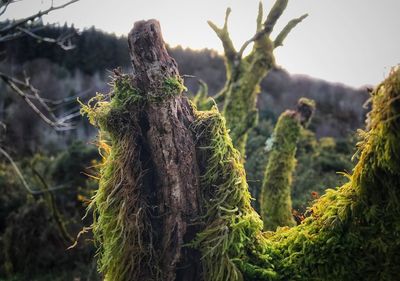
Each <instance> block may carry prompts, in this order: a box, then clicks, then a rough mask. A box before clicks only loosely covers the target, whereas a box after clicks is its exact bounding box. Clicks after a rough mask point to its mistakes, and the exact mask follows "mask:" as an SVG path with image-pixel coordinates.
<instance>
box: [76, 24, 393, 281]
mask: <svg viewBox="0 0 400 281" xmlns="http://www.w3.org/2000/svg"><path fill="white" fill-rule="evenodd" d="M129 45H130V52H131V56H132V64H133V68H134V71H133V75H124V74H121V73H120V72H119V71H115V79H114V89H113V91H112V93H111V95H110V96H105V95H98V96H97V97H96V98H94V99H93V100H92V101H91V102H90V103H89V105H87V106H83V111H84V112H85V113H87V114H88V116H89V119H90V121H91V122H92V123H93V124H94V125H96V126H97V127H98V128H99V131H100V141H99V146H100V148H101V153H102V155H103V157H104V163H103V166H102V168H101V171H100V182H99V189H98V191H97V193H96V195H95V196H94V198H93V201H92V203H91V208H92V209H93V211H94V222H93V226H92V227H93V233H94V237H95V241H96V243H97V246H98V249H99V250H98V262H99V270H100V271H101V272H102V273H103V274H104V277H105V280H112V281H128V280H168V281H170V280H195V281H203V280H209V281H226V280H233V281H240V280H282V281H283V280H327V281H328V280H397V279H398V277H399V271H400V269H399V264H400V260H399V255H398V252H399V251H400V246H399V245H400V234H399V229H400V207H399V202H400V184H399V178H400V71H399V70H396V71H393V73H392V74H391V75H390V77H389V78H388V79H387V80H386V81H385V82H384V83H383V84H381V85H380V86H379V87H378V88H377V89H376V90H375V92H374V94H373V98H372V101H373V110H372V113H371V115H370V129H369V131H368V132H365V133H364V134H363V136H364V140H363V141H362V143H361V144H360V158H359V162H358V164H357V166H356V168H355V170H354V173H353V174H352V175H349V182H348V183H346V184H345V185H343V186H342V187H340V188H338V189H335V190H329V191H328V192H327V194H326V195H324V196H322V197H321V198H320V199H319V200H318V201H317V202H316V203H315V204H314V205H313V206H312V207H311V208H310V211H309V216H308V217H307V218H306V219H305V220H304V221H303V222H302V224H301V225H299V226H296V227H292V228H280V229H279V230H278V231H277V232H262V228H263V223H262V221H261V219H260V217H259V216H258V214H257V213H256V212H255V211H254V209H253V208H252V207H251V204H250V200H251V196H250V194H249V191H248V185H247V182H246V175H245V171H244V168H243V162H242V160H241V157H240V154H239V152H238V151H237V150H236V149H235V148H234V146H233V143H232V141H231V138H230V136H229V133H228V129H227V127H226V126H225V119H224V118H223V117H222V116H221V114H220V113H219V112H218V110H217V108H216V107H214V108H213V109H212V110H211V111H197V110H196V109H195V108H194V107H193V106H192V105H191V104H190V103H189V102H188V100H187V99H186V98H185V97H183V96H182V95H181V93H182V90H183V86H182V83H181V80H180V77H179V74H178V71H177V69H176V63H175V61H174V60H173V59H172V58H171V57H169V55H168V54H167V52H166V50H165V46H164V42H163V40H162V36H161V32H160V27H159V24H158V22H157V21H155V20H150V21H143V22H138V23H136V24H135V26H134V29H133V30H132V32H131V33H130V34H129ZM109 97H110V98H111V100H108V98H109ZM93 102H95V103H93Z"/></svg>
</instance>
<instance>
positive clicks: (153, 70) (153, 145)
mask: <svg viewBox="0 0 400 281" xmlns="http://www.w3.org/2000/svg"><path fill="white" fill-rule="evenodd" d="M129 47H130V55H131V59H132V65H133V75H134V78H133V83H134V85H136V87H137V88H138V89H139V90H141V91H143V93H151V95H153V96H154V97H159V98H160V99H163V98H164V97H163V95H165V93H164V91H163V88H162V87H161V85H160V83H161V82H162V81H164V80H165V79H168V78H173V79H175V78H176V77H177V76H178V75H179V72H178V69H177V65H176V62H175V60H174V59H173V58H171V57H170V56H169V55H168V53H167V51H166V48H165V45H164V41H163V38H162V35H161V30H160V25H159V23H158V22H157V21H155V20H150V21H142V22H137V23H136V24H135V26H134V28H133V30H132V31H131V32H130V34H129ZM144 116H145V118H144V119H145V120H143V121H142V127H141V129H142V131H143V132H144V139H143V144H146V145H147V146H148V147H147V149H148V150H149V155H148V156H149V159H148V160H149V161H151V163H153V165H152V167H151V169H152V170H153V176H154V178H153V179H152V182H151V185H152V186H151V187H150V186H145V187H144V188H152V189H153V190H154V192H155V194H154V195H153V196H154V198H156V202H155V205H154V206H153V208H155V210H156V211H155V213H156V214H157V216H158V217H159V219H155V220H154V221H152V223H154V224H155V225H157V226H159V227H158V228H159V229H158V231H159V234H160V235H159V237H157V241H158V243H157V244H158V245H157V248H158V249H159V250H160V256H159V260H160V262H161V264H160V269H161V271H162V272H163V280H194V279H195V277H196V276H197V275H198V274H199V269H198V264H199V260H198V255H196V254H195V253H194V250H188V249H185V250H183V245H184V244H185V243H188V242H189V241H191V240H192V239H193V238H194V234H195V233H196V231H197V229H196V227H193V226H191V225H192V222H193V221H194V219H196V218H197V217H198V216H199V214H200V211H199V205H198V202H199V193H198V192H199V182H198V179H199V171H198V166H197V161H196V151H195V145H194V140H193V139H194V138H193V133H192V132H191V131H190V129H189V127H190V124H191V123H192V122H193V112H192V110H191V108H190V106H189V104H188V102H187V100H186V98H183V97H182V96H177V97H174V98H166V99H165V101H164V102H162V103H149V104H148V105H147V106H146V108H145V110H144ZM189 252H191V254H189Z"/></svg>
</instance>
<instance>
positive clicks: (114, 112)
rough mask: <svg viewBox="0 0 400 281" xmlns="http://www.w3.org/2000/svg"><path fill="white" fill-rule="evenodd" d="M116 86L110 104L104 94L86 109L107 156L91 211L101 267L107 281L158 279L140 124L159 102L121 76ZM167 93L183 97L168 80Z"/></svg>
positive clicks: (103, 152) (178, 88)
mask: <svg viewBox="0 0 400 281" xmlns="http://www.w3.org/2000/svg"><path fill="white" fill-rule="evenodd" d="M113 86H114V87H113V91H112V93H111V100H110V101H108V100H107V99H108V97H106V96H104V95H101V96H98V97H96V98H95V99H94V100H92V101H90V102H89V105H87V106H86V105H83V108H82V111H83V112H84V113H85V114H87V115H88V116H89V119H90V121H91V122H92V124H95V125H96V126H98V127H99V129H100V133H99V136H100V140H99V149H100V154H101V155H102V156H103V164H102V165H101V170H100V180H99V188H98V190H97V192H96V194H95V196H94V197H93V198H92V202H91V204H90V206H89V209H90V210H92V211H93V224H92V230H93V234H94V238H95V242H96V246H97V248H98V251H97V259H98V268H99V271H100V272H101V273H102V274H103V275H104V278H105V280H112V281H124V280H139V279H140V278H141V274H145V273H147V274H151V275H152V276H154V277H155V278H156V277H157V276H158V271H157V264H158V263H157V261H156V260H155V256H156V255H155V254H154V252H155V249H154V247H153V245H152V230H151V224H150V222H149V217H148V213H149V211H148V206H147V204H146V201H145V200H144V199H143V198H142V189H141V178H142V175H143V174H142V167H141V162H140V160H139V159H140V151H139V150H138V138H139V137H140V134H141V130H140V126H139V124H138V122H139V121H138V120H139V118H140V115H141V111H142V108H143V107H144V106H146V103H150V102H161V100H160V99H157V100H155V99H153V98H151V97H150V96H149V97H146V98H145V97H144V95H142V94H140V91H138V90H137V89H135V88H134V87H132V85H131V82H130V78H129V77H128V76H125V75H123V76H119V77H117V78H116V79H115V80H114V85H113ZM163 91H164V94H165V96H168V97H170V96H171V95H172V94H180V92H179V91H181V87H180V86H179V87H178V84H177V83H175V80H173V79H167V80H166V81H165V87H164V88H163ZM178 92H179V93H178ZM93 101H95V102H96V103H94V104H93ZM135 160H136V161H135Z"/></svg>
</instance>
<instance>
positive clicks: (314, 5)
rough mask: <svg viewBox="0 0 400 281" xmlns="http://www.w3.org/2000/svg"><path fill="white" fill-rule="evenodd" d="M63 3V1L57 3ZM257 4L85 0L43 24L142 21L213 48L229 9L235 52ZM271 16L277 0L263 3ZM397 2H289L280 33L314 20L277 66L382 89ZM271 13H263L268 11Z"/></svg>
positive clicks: (395, 58)
mask: <svg viewBox="0 0 400 281" xmlns="http://www.w3.org/2000/svg"><path fill="white" fill-rule="evenodd" d="M54 2H55V3H56V4H57V3H62V2H63V1H60V0H58V1H54ZM258 2H259V1H258V0H201V1H199V0H196V1H195V0H143V1H138V0H113V1H102V0H80V1H79V2H77V3H75V4H72V5H71V6H69V7H67V8H64V9H62V10H58V11H55V12H53V13H52V14H50V15H48V16H45V17H44V20H45V22H51V23H54V22H60V23H61V24H63V23H64V22H68V23H69V24H71V23H73V24H74V25H75V27H77V28H79V29H84V28H88V27H91V26H93V25H94V26H95V27H96V28H98V29H102V30H104V31H106V32H114V33H116V34H117V35H122V34H124V35H125V34H127V33H128V32H129V30H130V29H131V27H132V26H133V23H134V22H135V21H138V20H142V19H150V18H156V19H158V20H159V21H160V23H161V27H162V30H163V35H164V39H165V41H166V42H167V43H168V44H170V45H171V46H175V45H182V46H184V47H190V48H194V49H200V48H211V49H216V50H218V51H219V52H222V47H221V42H220V41H219V39H218V38H217V37H216V35H215V34H214V32H213V31H212V30H211V29H210V28H209V26H208V24H207V20H212V21H214V22H215V23H217V25H222V23H223V19H224V15H225V9H226V8H227V7H231V8H232V14H231V17H230V22H229V27H230V32H231V36H232V38H233V40H234V43H235V45H236V46H237V48H239V47H240V46H241V45H242V43H243V42H244V41H245V40H247V39H249V38H250V37H252V35H254V32H255V18H256V14H257V7H258ZM49 3H50V1H48V0H23V1H20V2H17V3H15V4H13V5H12V6H11V7H10V8H9V10H8V11H7V12H6V14H5V15H3V16H1V17H0V20H4V19H5V18H15V19H16V18H20V17H23V16H26V15H28V14H32V13H34V12H36V11H38V10H39V9H45V8H46V7H48V5H49ZM263 3H264V6H265V7H264V8H265V10H266V11H268V10H269V8H270V7H271V6H272V3H273V1H272V0H265V1H263ZM399 12H400V0H290V1H289V5H288V8H287V10H286V11H285V13H284V15H283V16H282V17H281V19H280V21H279V22H278V25H277V26H276V28H275V32H274V33H273V35H274V34H276V32H278V31H280V29H281V28H282V27H283V26H284V25H285V24H286V23H287V22H288V21H289V20H290V19H292V18H294V17H298V16H301V15H302V14H304V13H308V14H309V17H308V18H307V19H305V20H304V21H303V22H302V23H301V24H299V25H298V26H297V27H296V29H295V30H293V31H292V32H291V34H290V35H289V36H288V38H287V39H286V41H285V42H284V46H283V47H280V48H279V49H276V51H275V55H276V61H277V63H278V64H279V65H281V66H282V67H283V68H285V69H287V70H288V71H289V72H291V73H301V74H307V75H310V76H314V77H317V78H322V79H325V80H328V81H332V82H341V83H345V84H348V85H351V86H355V87H358V86H362V85H365V84H376V83H379V82H380V81H381V80H382V79H383V78H384V77H385V76H386V74H387V73H388V72H389V70H390V68H391V66H394V65H398V64H399V63H400V36H399V34H400V15H399ZM265 13H266V12H265Z"/></svg>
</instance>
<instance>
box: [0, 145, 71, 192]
mask: <svg viewBox="0 0 400 281" xmlns="http://www.w3.org/2000/svg"><path fill="white" fill-rule="evenodd" d="M0 153H1V154H2V155H4V156H5V157H6V158H7V160H8V161H9V162H10V164H11V166H12V167H13V169H14V170H15V172H16V173H17V176H18V177H19V179H20V180H21V182H22V185H23V186H24V187H25V189H26V190H27V191H28V192H29V193H30V194H33V195H37V194H43V193H46V192H49V191H53V190H60V189H64V188H66V186H56V187H53V188H49V189H48V190H34V189H32V188H31V187H30V186H29V185H28V183H27V182H26V180H25V178H24V176H23V175H22V172H21V170H20V169H19V168H18V166H17V164H15V162H14V160H13V159H12V157H11V156H10V154H8V153H7V151H5V150H4V149H3V148H1V147H0Z"/></svg>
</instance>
